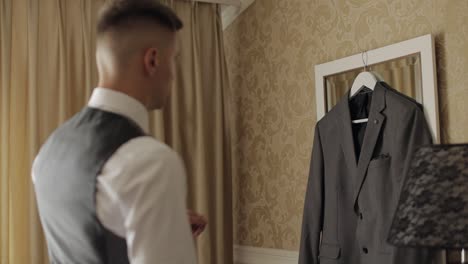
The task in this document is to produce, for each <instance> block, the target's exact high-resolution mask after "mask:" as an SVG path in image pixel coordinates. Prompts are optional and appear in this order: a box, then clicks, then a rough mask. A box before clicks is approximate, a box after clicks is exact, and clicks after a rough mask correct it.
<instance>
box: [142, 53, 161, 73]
mask: <svg viewBox="0 0 468 264" xmlns="http://www.w3.org/2000/svg"><path fill="white" fill-rule="evenodd" d="M143 60H144V66H145V71H146V73H147V74H149V75H153V74H155V73H156V70H157V68H158V66H159V51H158V50H157V49H156V48H149V49H148V50H147V51H146V52H145V55H144V58H143Z"/></svg>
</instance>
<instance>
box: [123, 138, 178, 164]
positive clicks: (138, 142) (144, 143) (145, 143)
mask: <svg viewBox="0 0 468 264" xmlns="http://www.w3.org/2000/svg"><path fill="white" fill-rule="evenodd" d="M116 154H118V155H120V156H123V157H125V159H130V160H135V159H137V160H148V159H149V160H167V159H171V160H173V159H179V155H178V154H177V153H176V152H175V151H174V150H173V149H171V148H170V147H169V146H168V145H166V144H165V143H163V142H161V141H159V140H157V139H155V138H154V137H151V136H142V137H136V138H133V139H131V140H129V141H128V142H127V143H125V144H123V145H122V146H121V147H120V148H119V149H118V150H117V153H116Z"/></svg>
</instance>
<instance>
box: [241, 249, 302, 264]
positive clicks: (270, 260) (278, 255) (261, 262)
mask: <svg viewBox="0 0 468 264" xmlns="http://www.w3.org/2000/svg"><path fill="white" fill-rule="evenodd" d="M298 257H299V253H298V252H297V251H289V250H282V249H269V248H256V247H247V246H239V245H234V263H235V264H297V263H298Z"/></svg>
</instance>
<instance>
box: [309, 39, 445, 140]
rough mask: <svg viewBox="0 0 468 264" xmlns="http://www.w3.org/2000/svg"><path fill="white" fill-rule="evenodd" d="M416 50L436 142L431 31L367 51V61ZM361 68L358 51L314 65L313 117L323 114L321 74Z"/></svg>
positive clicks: (424, 96) (371, 61)
mask: <svg viewBox="0 0 468 264" xmlns="http://www.w3.org/2000/svg"><path fill="white" fill-rule="evenodd" d="M415 54H419V55H420V58H421V78H422V81H421V87H422V102H420V103H422V104H423V106H424V113H425V115H426V119H427V121H428V123H429V127H430V129H431V133H432V136H433V139H434V142H435V143H440V130H439V103H438V93H437V75H436V61H435V48H434V39H433V37H432V35H431V34H428V35H424V36H421V37H417V38H413V39H410V40H406V41H403V42H399V43H396V44H392V45H389V46H385V47H382V48H378V49H374V50H369V51H367V55H368V56H367V57H368V63H367V64H368V65H369V66H372V65H373V64H377V63H381V62H385V61H389V60H394V59H398V58H402V57H406V56H409V55H415ZM360 68H363V62H362V54H361V53H359V54H356V55H352V56H349V57H345V58H342V59H338V60H335V61H331V62H327V63H323V64H319V65H316V66H315V92H316V105H317V120H320V119H321V118H322V117H323V116H324V115H325V114H326V111H327V110H326V103H325V102H326V94H325V89H326V87H325V78H326V77H327V76H331V75H335V74H338V73H342V72H347V71H351V70H355V69H360Z"/></svg>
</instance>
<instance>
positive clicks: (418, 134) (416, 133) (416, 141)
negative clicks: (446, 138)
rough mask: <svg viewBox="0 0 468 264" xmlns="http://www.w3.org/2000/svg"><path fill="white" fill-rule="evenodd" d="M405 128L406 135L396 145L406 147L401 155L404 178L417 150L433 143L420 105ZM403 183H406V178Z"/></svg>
mask: <svg viewBox="0 0 468 264" xmlns="http://www.w3.org/2000/svg"><path fill="white" fill-rule="evenodd" d="M405 126H406V127H405V128H404V129H403V131H404V133H402V136H401V138H400V139H399V140H398V141H399V142H397V144H396V146H404V147H403V148H401V150H402V152H401V153H400V155H401V156H400V157H401V158H402V162H403V174H402V177H406V174H407V171H408V169H409V166H410V163H411V159H412V158H413V153H414V152H415V151H416V149H417V148H418V147H420V146H423V145H430V144H432V142H433V140H432V135H431V131H430V129H429V126H428V124H427V121H426V118H425V116H424V112H423V110H422V106H421V105H418V107H416V108H415V109H414V110H413V111H412V113H411V114H410V115H409V116H408V121H406V122H405ZM401 182H402V183H403V182H404V178H403V180H402V181H401Z"/></svg>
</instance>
